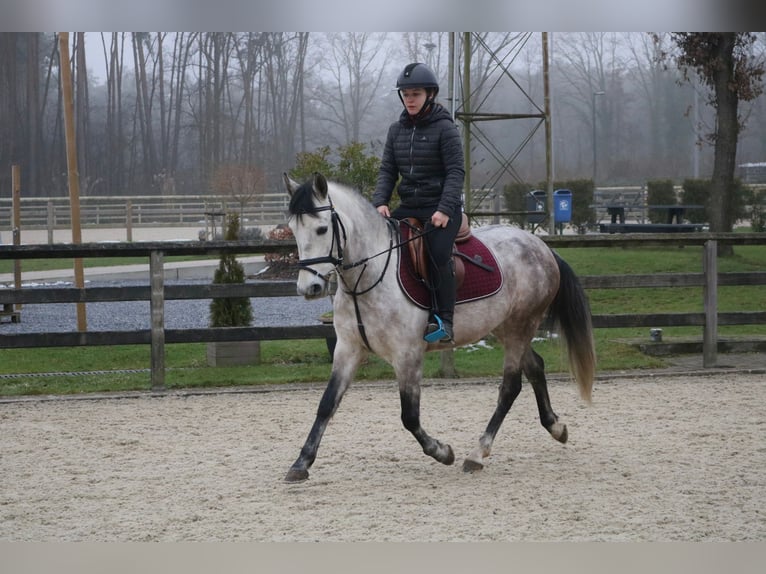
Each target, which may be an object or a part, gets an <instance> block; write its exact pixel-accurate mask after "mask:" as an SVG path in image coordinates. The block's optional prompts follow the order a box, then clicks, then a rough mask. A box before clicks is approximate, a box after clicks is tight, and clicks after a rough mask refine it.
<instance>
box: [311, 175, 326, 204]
mask: <svg viewBox="0 0 766 574" xmlns="http://www.w3.org/2000/svg"><path fill="white" fill-rule="evenodd" d="M314 191H315V192H316V194H317V197H319V199H324V198H325V197H327V179H326V178H325V176H323V175H322V174H321V173H319V172H318V171H315V172H314Z"/></svg>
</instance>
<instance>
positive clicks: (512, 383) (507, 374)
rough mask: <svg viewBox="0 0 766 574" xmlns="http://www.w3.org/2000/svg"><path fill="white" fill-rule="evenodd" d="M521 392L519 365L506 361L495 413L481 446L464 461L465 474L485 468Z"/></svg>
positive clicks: (480, 443) (480, 439)
mask: <svg viewBox="0 0 766 574" xmlns="http://www.w3.org/2000/svg"><path fill="white" fill-rule="evenodd" d="M520 392H521V370H520V369H519V367H518V366H517V365H514V364H513V363H509V361H508V359H506V364H505V366H504V369H503V382H502V383H501V384H500V391H499V392H498V396H497V406H496V407H495V412H494V413H493V414H492V418H491V419H490V420H489V423H488V424H487V429H486V430H485V431H484V434H482V435H481V438H479V446H478V447H477V448H476V449H475V450H473V451H472V452H471V453H470V454H469V455H468V456H467V457H466V459H465V461H463V471H464V472H474V471H476V470H481V469H482V468H484V459H485V458H487V457H488V456H489V453H490V451H491V450H492V443H493V442H494V440H495V436H496V435H497V431H499V430H500V425H502V424H503V420H504V419H505V415H507V414H508V411H510V410H511V406H512V405H513V401H515V400H516V397H518V396H519V393H520Z"/></svg>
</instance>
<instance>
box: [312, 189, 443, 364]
mask: <svg viewBox="0 0 766 574" xmlns="http://www.w3.org/2000/svg"><path fill="white" fill-rule="evenodd" d="M327 200H328V201H329V204H328V205H323V206H321V207H317V208H316V211H317V212H320V211H329V212H330V222H331V225H332V243H331V244H330V253H328V254H327V255H324V256H322V257H310V258H308V259H299V260H298V267H300V269H302V270H305V271H308V272H310V273H313V274H314V275H316V276H317V277H319V278H320V279H322V280H323V281H324V282H325V283H330V278H329V274H326V275H325V274H322V273H320V272H319V271H317V270H316V269H314V268H313V267H311V266H312V265H316V264H318V263H331V264H332V265H333V267H334V268H335V272H336V273H337V275H338V277H339V278H340V280H341V282H342V283H343V286H344V288H345V289H346V293H348V294H349V295H351V297H352V299H353V301H354V311H355V312H356V324H357V327H358V328H359V334H360V335H361V336H362V341H364V344H365V345H366V346H367V349H368V350H370V351H372V348H371V347H370V342H369V341H368V340H367V334H366V333H365V329H364V323H363V322H362V314H361V312H360V310H359V301H358V297H359V296H360V295H364V294H365V293H369V292H370V291H372V290H373V289H374V288H375V287H377V286H378V285H379V284H380V282H381V281H383V277H385V275H386V272H387V271H388V266H389V264H390V263H391V256H392V254H393V252H394V250H398V249H399V247H401V246H402V245H404V244H406V243H409V242H410V241H412V240H413V239H414V238H409V239H407V240H406V241H399V242H397V241H395V238H398V237H399V229H398V227H397V225H396V222H395V221H394V220H393V219H388V220H387V223H388V230H389V245H388V249H384V250H383V251H380V252H379V253H376V254H374V255H370V256H369V257H364V258H363V259H360V260H359V261H355V262H353V263H344V254H343V247H344V246H345V244H346V242H347V240H348V237H347V236H346V228H345V226H344V225H343V221H341V219H340V216H339V215H338V212H337V211H335V207H334V206H333V204H332V199H330V196H329V194H328V196H327ZM429 231H431V229H429V230H427V231H425V232H424V233H428V232H429ZM384 254H385V255H386V263H385V265H384V266H383V270H382V271H381V272H380V276H379V277H378V278H377V279H376V280H375V281H374V282H373V283H372V284H371V285H370V286H369V287H367V288H365V289H363V290H361V291H360V290H359V283H361V281H362V277H363V276H364V272H365V271H366V270H367V263H368V262H369V261H370V260H371V259H375V258H376V257H380V256H381V255H384ZM360 266H361V267H362V270H361V272H360V273H359V275H358V276H357V278H356V281H355V283H354V286H353V287H350V286H349V285H348V283H347V282H346V278H345V277H344V276H343V271H348V270H350V269H354V268H356V267H360Z"/></svg>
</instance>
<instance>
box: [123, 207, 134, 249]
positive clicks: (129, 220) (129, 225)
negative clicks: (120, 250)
mask: <svg viewBox="0 0 766 574" xmlns="http://www.w3.org/2000/svg"><path fill="white" fill-rule="evenodd" d="M125 211H126V213H125V228H126V229H127V232H128V233H127V240H128V241H129V242H130V241H133V201H132V200H130V199H129V200H128V204H127V206H126V209H125Z"/></svg>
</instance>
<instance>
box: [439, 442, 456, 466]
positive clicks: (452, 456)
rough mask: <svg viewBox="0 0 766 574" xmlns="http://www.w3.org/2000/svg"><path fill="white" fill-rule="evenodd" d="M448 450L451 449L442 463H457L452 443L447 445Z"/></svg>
mask: <svg viewBox="0 0 766 574" xmlns="http://www.w3.org/2000/svg"><path fill="white" fill-rule="evenodd" d="M447 450H448V451H449V452H448V453H447V456H446V457H445V458H444V460H443V461H442V464H446V465H447V466H449V465H451V464H454V463H455V453H454V451H453V450H452V447H451V446H450V445H447Z"/></svg>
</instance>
